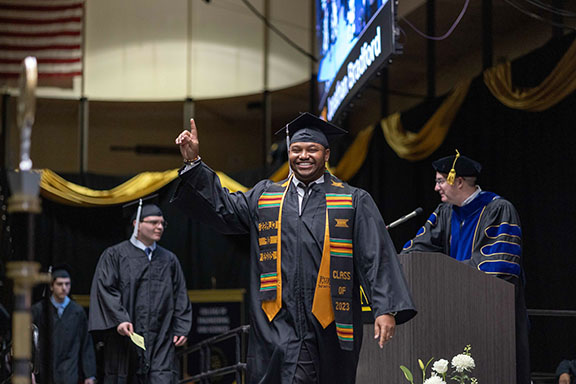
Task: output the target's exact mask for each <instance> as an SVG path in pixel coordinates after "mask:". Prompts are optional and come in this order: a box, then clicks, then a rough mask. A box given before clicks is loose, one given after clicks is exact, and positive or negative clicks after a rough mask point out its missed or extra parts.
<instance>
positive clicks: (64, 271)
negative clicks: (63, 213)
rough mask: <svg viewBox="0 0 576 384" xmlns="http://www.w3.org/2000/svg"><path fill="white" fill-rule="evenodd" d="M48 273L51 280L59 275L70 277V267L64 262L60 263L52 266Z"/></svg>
mask: <svg viewBox="0 0 576 384" xmlns="http://www.w3.org/2000/svg"><path fill="white" fill-rule="evenodd" d="M50 274H51V275H52V281H54V280H56V279H57V278H59V277H61V278H68V279H71V276H70V267H69V266H68V265H66V264H60V265H56V266H54V267H52V270H51V272H50Z"/></svg>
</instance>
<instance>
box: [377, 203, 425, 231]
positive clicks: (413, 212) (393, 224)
mask: <svg viewBox="0 0 576 384" xmlns="http://www.w3.org/2000/svg"><path fill="white" fill-rule="evenodd" d="M423 211H424V210H423V209H422V207H418V208H416V209H415V210H413V211H412V212H410V213H409V214H407V215H405V216H402V217H401V218H399V219H398V220H396V221H394V222H392V223H390V224H388V225H387V226H386V229H391V228H394V227H396V226H398V225H400V224H402V223H403V222H405V221H408V220H410V219H412V218H413V217H416V216H418V215H419V214H421V213H422V212H423Z"/></svg>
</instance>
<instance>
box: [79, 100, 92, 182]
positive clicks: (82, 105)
mask: <svg viewBox="0 0 576 384" xmlns="http://www.w3.org/2000/svg"><path fill="white" fill-rule="evenodd" d="M89 113H90V105H89V102H88V98H86V97H84V96H83V97H81V98H80V101H79V105H78V131H79V135H78V136H79V147H80V153H79V160H80V176H81V177H82V178H84V176H85V174H86V172H88V141H89V140H88V134H89V124H88V115H89Z"/></svg>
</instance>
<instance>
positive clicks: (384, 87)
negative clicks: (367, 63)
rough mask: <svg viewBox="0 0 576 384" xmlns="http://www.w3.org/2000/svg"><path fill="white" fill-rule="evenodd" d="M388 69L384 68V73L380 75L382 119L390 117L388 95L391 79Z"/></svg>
mask: <svg viewBox="0 0 576 384" xmlns="http://www.w3.org/2000/svg"><path fill="white" fill-rule="evenodd" d="M388 74H389V71H388V67H384V68H382V72H381V74H380V117H382V118H383V117H386V116H388V113H389V112H388V103H389V101H390V100H389V99H390V97H389V95H388V87H389V81H388V80H389V79H388Z"/></svg>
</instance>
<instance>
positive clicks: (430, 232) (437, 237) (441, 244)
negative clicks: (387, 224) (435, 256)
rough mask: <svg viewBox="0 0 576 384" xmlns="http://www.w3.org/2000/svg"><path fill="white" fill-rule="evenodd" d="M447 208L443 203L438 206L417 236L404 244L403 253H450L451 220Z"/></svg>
mask: <svg viewBox="0 0 576 384" xmlns="http://www.w3.org/2000/svg"><path fill="white" fill-rule="evenodd" d="M446 209H447V208H446V206H444V205H443V204H440V205H439V206H438V207H436V210H435V211H434V212H432V214H431V215H430V217H429V218H428V220H426V223H424V225H423V226H422V227H421V228H420V229H419V230H418V232H417V233H416V236H415V237H414V238H413V239H412V240H410V241H408V242H407V243H406V244H404V247H403V248H402V251H401V253H410V252H441V253H444V254H449V252H450V251H449V249H448V246H447V244H448V242H447V241H446V237H447V232H446V230H447V225H450V221H449V212H447V211H446Z"/></svg>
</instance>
